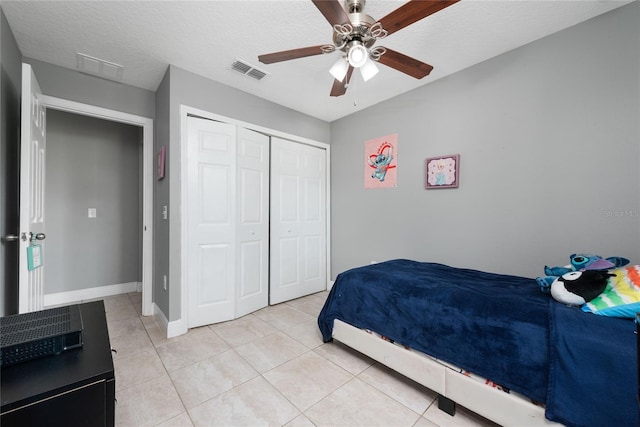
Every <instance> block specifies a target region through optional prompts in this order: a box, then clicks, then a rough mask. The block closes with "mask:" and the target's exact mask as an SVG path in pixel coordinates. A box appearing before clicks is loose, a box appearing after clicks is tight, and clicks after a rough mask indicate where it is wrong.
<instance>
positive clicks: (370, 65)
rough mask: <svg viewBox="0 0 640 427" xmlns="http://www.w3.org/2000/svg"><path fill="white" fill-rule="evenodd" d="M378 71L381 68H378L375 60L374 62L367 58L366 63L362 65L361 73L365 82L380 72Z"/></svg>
mask: <svg viewBox="0 0 640 427" xmlns="http://www.w3.org/2000/svg"><path fill="white" fill-rule="evenodd" d="M378 71H380V70H378V67H377V66H376V64H375V62H373V61H372V60H371V59H367V61H366V62H365V63H364V65H363V66H362V67H360V74H361V75H362V79H363V80H364V81H365V82H366V81H368V80H369V79H370V78H371V77H373V76H375V75H376V74H378Z"/></svg>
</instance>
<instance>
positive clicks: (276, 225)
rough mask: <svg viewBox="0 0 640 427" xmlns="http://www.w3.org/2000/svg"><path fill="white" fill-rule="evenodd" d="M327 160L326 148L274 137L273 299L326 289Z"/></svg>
mask: <svg viewBox="0 0 640 427" xmlns="http://www.w3.org/2000/svg"><path fill="white" fill-rule="evenodd" d="M326 164H327V160H326V151H325V150H324V149H321V148H317V147H312V146H309V145H304V144H300V143H295V142H291V141H286V140H284V139H280V138H275V137H272V138H271V274H270V276H271V280H270V291H269V293H270V296H269V302H270V303H271V304H277V303H280V302H283V301H288V300H291V299H294V298H299V297H301V296H304V295H309V294H312V293H314V292H319V291H322V290H325V289H326V286H327V278H326V275H327V273H326V263H327V256H326V241H327V239H326V233H327V218H326V203H327V196H326V173H327V170H326Z"/></svg>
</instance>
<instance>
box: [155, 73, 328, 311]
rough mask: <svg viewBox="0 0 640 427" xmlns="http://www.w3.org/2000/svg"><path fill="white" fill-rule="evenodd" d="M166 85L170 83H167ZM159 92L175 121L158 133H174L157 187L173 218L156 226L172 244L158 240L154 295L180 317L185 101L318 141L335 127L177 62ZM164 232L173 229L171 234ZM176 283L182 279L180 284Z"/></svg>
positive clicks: (166, 140)
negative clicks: (166, 279) (164, 276)
mask: <svg viewBox="0 0 640 427" xmlns="http://www.w3.org/2000/svg"><path fill="white" fill-rule="evenodd" d="M167 79H169V81H168V82H167V81H166V80H167ZM166 85H168V88H167V87H166ZM167 92H168V93H167ZM157 96H158V98H157V103H156V110H157V111H158V112H161V113H160V114H162V119H161V118H160V116H159V117H158V122H161V121H164V120H165V114H166V113H167V112H168V114H169V115H168V117H169V126H170V127H169V128H168V129H166V128H163V129H158V130H159V133H160V132H164V131H167V130H168V132H169V134H168V135H163V136H158V138H157V139H156V142H157V143H159V144H160V145H162V144H166V146H167V149H168V154H167V173H168V174H169V177H168V178H165V181H166V182H164V183H162V184H160V185H162V186H163V187H162V189H160V187H159V191H158V192H156V194H158V195H160V197H162V198H164V197H167V196H168V197H169V200H168V201H169V224H168V227H167V226H166V225H164V224H163V225H162V226H161V227H162V229H161V230H159V229H158V228H156V231H158V234H156V237H157V242H167V241H168V242H169V243H170V244H167V245H166V246H164V245H163V246H160V245H159V244H157V243H156V244H155V255H156V256H157V260H158V261H157V262H156V266H155V269H154V271H155V274H154V276H155V277H156V280H154V296H157V298H156V301H157V304H158V306H159V307H160V309H161V310H162V311H163V312H164V313H165V315H166V316H167V319H168V320H170V321H174V320H177V319H179V318H180V317H181V288H180V277H181V274H182V273H181V264H180V258H181V254H180V239H181V236H180V229H181V221H182V218H181V215H180V199H181V194H180V187H181V182H180V139H181V135H180V105H181V104H182V105H187V106H189V107H194V108H198V109H201V110H204V111H208V112H211V113H215V114H219V115H222V116H225V117H229V118H232V119H235V120H240V121H244V122H247V123H251V124H254V125H259V126H264V127H266V128H269V129H273V130H276V131H280V132H286V133H289V134H291V135H296V136H300V137H304V138H309V139H312V140H315V141H319V142H326V143H328V142H329V140H330V132H329V130H330V128H329V123H327V122H324V121H322V120H319V119H315V118H313V117H310V116H307V115H305V114H302V113H299V112H297V111H294V110H291V109H288V108H285V107H283V106H281V105H277V104H274V103H272V102H269V101H266V100H264V99H262V98H258V97H256V96H253V95H250V94H248V93H246V92H242V91H239V90H237V89H234V88H231V87H229V86H225V85H223V84H220V83H217V82H214V81H212V80H209V79H207V78H205V77H202V76H199V75H197V74H193V73H191V72H188V71H185V70H183V69H180V68H178V67H175V66H173V65H172V66H170V67H169V70H168V71H167V76H165V81H163V83H162V84H161V85H160V89H159V91H158V95H157ZM156 148H158V147H156ZM167 185H168V190H169V192H168V193H167V188H165V187H164V186H167ZM160 203H164V202H160ZM156 219H157V215H156ZM165 233H168V235H166V234H165ZM160 260H167V261H168V262H169V264H168V265H167V264H164V263H162V261H160ZM167 272H168V274H169V285H168V289H167V291H164V290H163V289H162V283H161V281H160V280H158V279H161V278H162V276H161V275H162V274H167ZM172 284H178V286H174V285H172ZM162 293H168V296H167V298H166V299H165V297H164V296H159V294H162ZM165 304H166V305H165Z"/></svg>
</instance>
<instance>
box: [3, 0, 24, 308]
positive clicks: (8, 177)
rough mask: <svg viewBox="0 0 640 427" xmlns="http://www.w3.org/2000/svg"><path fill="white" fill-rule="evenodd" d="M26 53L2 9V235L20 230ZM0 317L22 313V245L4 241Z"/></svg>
mask: <svg viewBox="0 0 640 427" xmlns="http://www.w3.org/2000/svg"><path fill="white" fill-rule="evenodd" d="M21 64H22V54H21V53H20V50H19V49H18V44H17V43H16V39H15V37H14V36H13V33H12V32H11V28H10V27H9V23H8V22H7V18H6V17H5V16H4V12H2V9H0V65H1V67H0V68H1V71H2V74H1V77H0V236H6V235H7V234H15V233H17V232H18V227H19V181H18V177H19V175H18V174H19V170H18V162H19V159H20V157H19V150H20V87H21V85H22V71H21V70H22V65H21ZM0 280H2V288H0V316H5V315H9V314H15V313H17V312H18V242H5V241H4V240H3V239H0Z"/></svg>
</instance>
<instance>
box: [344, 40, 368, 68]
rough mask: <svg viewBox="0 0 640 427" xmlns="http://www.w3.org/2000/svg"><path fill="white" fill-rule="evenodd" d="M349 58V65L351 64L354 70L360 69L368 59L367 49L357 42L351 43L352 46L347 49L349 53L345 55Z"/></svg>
mask: <svg viewBox="0 0 640 427" xmlns="http://www.w3.org/2000/svg"><path fill="white" fill-rule="evenodd" d="M347 57H348V58H349V64H351V66H352V67H354V68H360V67H362V66H363V65H364V64H365V63H366V62H367V60H368V59H369V52H368V51H367V48H366V47H364V46H363V45H362V43H360V42H359V41H354V42H352V45H351V46H350V47H349V53H348V54H347Z"/></svg>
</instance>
